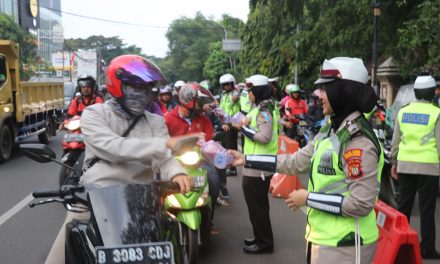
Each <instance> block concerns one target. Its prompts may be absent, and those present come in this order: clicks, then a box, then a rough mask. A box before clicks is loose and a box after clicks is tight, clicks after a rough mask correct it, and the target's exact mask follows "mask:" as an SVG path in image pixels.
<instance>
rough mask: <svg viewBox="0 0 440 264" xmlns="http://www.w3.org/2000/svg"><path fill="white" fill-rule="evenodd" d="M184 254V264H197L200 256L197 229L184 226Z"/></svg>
mask: <svg viewBox="0 0 440 264" xmlns="http://www.w3.org/2000/svg"><path fill="white" fill-rule="evenodd" d="M182 236H183V238H182V241H183V245H182V255H183V263H184V264H196V263H197V261H198V258H199V242H198V233H197V230H192V229H191V228H189V227H187V226H183V230H182Z"/></svg>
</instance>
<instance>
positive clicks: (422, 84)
mask: <svg viewBox="0 0 440 264" xmlns="http://www.w3.org/2000/svg"><path fill="white" fill-rule="evenodd" d="M435 86H436V83H435V80H434V78H433V77H432V76H431V75H426V76H418V77H417V79H416V81H415V82H414V89H430V88H435Z"/></svg>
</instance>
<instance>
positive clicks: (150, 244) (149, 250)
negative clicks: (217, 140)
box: [20, 144, 184, 264]
mask: <svg viewBox="0 0 440 264" xmlns="http://www.w3.org/2000/svg"><path fill="white" fill-rule="evenodd" d="M20 147H21V149H22V151H23V152H24V154H25V155H26V156H28V157H29V158H31V159H33V160H35V161H37V162H40V163H47V162H51V161H53V162H56V163H58V164H61V165H63V166H67V165H65V164H63V163H61V162H58V161H57V160H56V155H55V153H54V152H53V151H52V150H51V149H50V148H49V147H48V146H47V145H42V144H23V145H21V146H20ZM178 191H179V186H178V185H177V184H176V183H172V182H169V181H167V182H164V181H154V182H152V183H151V184H126V185H114V186H110V187H100V188H98V187H96V186H94V185H63V186H61V187H60V188H58V189H54V190H46V191H35V192H33V196H34V198H36V199H41V200H36V201H34V202H32V203H31V204H30V207H35V206H37V205H42V204H47V203H61V204H63V205H64V207H65V208H66V210H68V211H73V212H78V213H82V212H89V213H90V219H89V220H72V221H71V222H69V223H68V224H67V225H66V244H65V258H66V259H65V262H66V263H83V264H95V263H99V264H113V263H143V264H152V263H154V264H156V263H157V264H158V263H164V264H165V263H167V264H172V263H184V262H183V258H182V254H181V251H180V248H181V245H180V239H179V225H178V223H177V221H176V219H175V217H173V216H172V215H171V214H169V213H168V212H167V211H166V210H165V209H164V206H163V199H164V197H166V196H168V195H170V194H173V193H174V194H175V193H177V192H178Z"/></svg>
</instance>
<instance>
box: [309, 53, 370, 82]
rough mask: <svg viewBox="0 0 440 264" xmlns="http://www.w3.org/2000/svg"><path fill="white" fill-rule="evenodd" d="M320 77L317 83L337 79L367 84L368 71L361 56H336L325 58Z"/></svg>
mask: <svg viewBox="0 0 440 264" xmlns="http://www.w3.org/2000/svg"><path fill="white" fill-rule="evenodd" d="M319 77H320V78H319V79H318V80H316V81H315V84H321V83H328V82H331V81H334V80H335V79H342V80H351V81H355V82H360V83H363V84H366V83H367V81H368V71H367V68H365V65H364V63H363V62H362V60H361V59H359V58H349V57H336V58H333V59H330V60H327V59H326V60H324V63H323V64H322V67H321V71H320V73H319Z"/></svg>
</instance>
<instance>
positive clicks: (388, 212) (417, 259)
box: [373, 200, 423, 264]
mask: <svg viewBox="0 0 440 264" xmlns="http://www.w3.org/2000/svg"><path fill="white" fill-rule="evenodd" d="M374 210H375V211H376V216H377V221H376V222H377V227H378V228H379V239H378V242H377V249H376V254H375V255H374V261H373V264H379V263H380V264H388V263H390V264H391V263H395V264H403V263H405V264H412V263H417V264H418V263H423V262H422V255H421V253H420V246H419V237H418V235H417V232H416V231H414V230H413V229H411V227H410V226H409V224H408V220H407V219H406V216H405V215H404V214H402V213H400V212H399V211H397V210H396V209H394V208H392V207H391V206H388V205H387V204H386V203H384V202H382V201H380V200H378V201H377V203H376V205H375V206H374Z"/></svg>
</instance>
